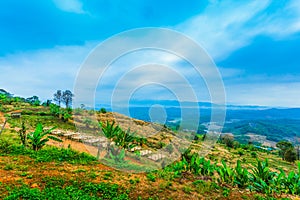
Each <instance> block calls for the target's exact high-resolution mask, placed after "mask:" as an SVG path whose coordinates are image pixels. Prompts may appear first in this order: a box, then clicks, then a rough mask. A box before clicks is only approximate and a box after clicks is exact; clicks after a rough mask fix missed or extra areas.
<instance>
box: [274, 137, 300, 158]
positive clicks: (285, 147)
mask: <svg viewBox="0 0 300 200" xmlns="http://www.w3.org/2000/svg"><path fill="white" fill-rule="evenodd" d="M276 147H278V148H279V149H280V151H279V155H280V156H281V157H282V159H284V160H285V159H286V156H287V158H288V159H289V160H291V161H292V162H293V161H294V160H296V159H293V155H291V154H292V153H293V151H292V149H293V148H294V146H293V144H292V143H291V142H288V141H284V140H282V141H279V142H277V144H276ZM287 151H289V152H288V153H287V154H286V152H287ZM295 157H296V156H295Z"/></svg>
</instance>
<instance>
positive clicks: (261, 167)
mask: <svg viewBox="0 0 300 200" xmlns="http://www.w3.org/2000/svg"><path fill="white" fill-rule="evenodd" d="M253 166H254V168H253V169H252V180H253V181H254V182H255V181H258V180H259V179H261V180H263V181H264V182H266V183H268V182H270V181H271V180H272V179H273V178H274V176H275V172H271V171H270V168H269V163H268V159H266V160H265V161H260V160H258V159H257V165H253Z"/></svg>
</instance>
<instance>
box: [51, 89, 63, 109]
mask: <svg viewBox="0 0 300 200" xmlns="http://www.w3.org/2000/svg"><path fill="white" fill-rule="evenodd" d="M53 96H54V98H53V100H54V101H55V102H56V103H57V104H58V106H59V107H60V103H61V101H62V92H61V90H57V91H56V93H55V94H54V95H53Z"/></svg>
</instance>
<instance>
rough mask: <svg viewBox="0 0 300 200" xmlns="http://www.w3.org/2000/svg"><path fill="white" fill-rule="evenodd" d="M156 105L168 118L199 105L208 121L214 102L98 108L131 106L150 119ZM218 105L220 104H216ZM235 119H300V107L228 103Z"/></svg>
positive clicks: (145, 102) (118, 108)
mask: <svg viewBox="0 0 300 200" xmlns="http://www.w3.org/2000/svg"><path fill="white" fill-rule="evenodd" d="M154 105H160V106H162V107H164V108H165V111H166V114H167V116H168V120H174V119H178V118H180V117H181V116H180V115H181V111H182V109H185V110H191V111H192V110H194V109H197V107H198V109H199V112H200V114H201V119H200V120H201V121H202V122H206V121H209V120H210V113H211V108H212V106H213V105H214V104H212V103H209V102H179V101H176V100H138V101H137V100H134V101H130V102H129V104H128V105H124V104H123V105H122V104H119V105H114V106H113V109H112V107H111V106H110V105H104V104H98V105H97V106H96V109H100V108H101V107H105V108H106V109H108V110H113V111H115V112H120V113H123V114H126V112H127V110H128V107H129V111H130V116H131V117H134V118H138V119H142V120H146V121H149V120H150V119H149V110H150V108H151V107H152V106H154ZM216 107H218V106H217V105H216ZM191 113H192V112H191ZM191 117H193V116H191ZM235 119H238V120H253V119H300V108H272V107H267V106H248V105H246V106H243V105H226V121H230V120H235Z"/></svg>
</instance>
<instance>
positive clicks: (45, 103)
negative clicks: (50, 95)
mask: <svg viewBox="0 0 300 200" xmlns="http://www.w3.org/2000/svg"><path fill="white" fill-rule="evenodd" d="M51 102H52V101H51V100H49V99H47V101H45V102H44V103H43V104H42V105H43V106H46V107H49V106H50V104H51Z"/></svg>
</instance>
